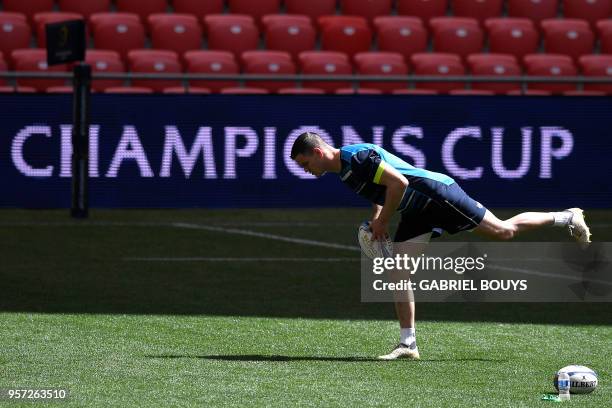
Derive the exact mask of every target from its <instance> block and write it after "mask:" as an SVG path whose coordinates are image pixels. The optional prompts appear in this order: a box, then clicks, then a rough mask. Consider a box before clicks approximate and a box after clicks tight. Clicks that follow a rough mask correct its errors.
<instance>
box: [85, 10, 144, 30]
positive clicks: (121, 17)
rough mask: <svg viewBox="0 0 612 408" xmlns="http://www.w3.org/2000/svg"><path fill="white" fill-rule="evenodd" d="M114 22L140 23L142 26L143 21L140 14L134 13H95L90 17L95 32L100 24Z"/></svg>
mask: <svg viewBox="0 0 612 408" xmlns="http://www.w3.org/2000/svg"><path fill="white" fill-rule="evenodd" d="M106 22H114V23H125V22H130V23H138V24H141V23H142V20H141V19H140V16H139V15H138V14H134V13H106V12H105V13H94V14H92V15H91V16H90V17H89V23H90V24H91V25H92V27H93V29H94V31H95V29H96V26H97V25H98V24H100V23H106Z"/></svg>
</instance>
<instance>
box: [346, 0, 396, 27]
mask: <svg viewBox="0 0 612 408" xmlns="http://www.w3.org/2000/svg"><path fill="white" fill-rule="evenodd" d="M391 3H392V1H391V0H342V1H341V2H340V5H341V9H342V14H345V15H348V16H361V17H365V18H366V19H367V20H368V21H369V22H370V23H372V21H373V20H374V18H375V17H378V16H385V15H389V14H391Z"/></svg>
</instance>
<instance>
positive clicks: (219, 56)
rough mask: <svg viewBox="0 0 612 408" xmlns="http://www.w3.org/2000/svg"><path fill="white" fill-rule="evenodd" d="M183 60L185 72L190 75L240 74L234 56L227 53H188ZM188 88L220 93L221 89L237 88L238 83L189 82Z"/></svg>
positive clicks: (200, 51)
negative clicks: (185, 63) (192, 87)
mask: <svg viewBox="0 0 612 408" xmlns="http://www.w3.org/2000/svg"><path fill="white" fill-rule="evenodd" d="M184 58H185V60H186V61H187V72H188V73H190V74H238V73H239V72H240V69H239V67H238V63H237V62H236V59H235V58H234V54H232V53H231V52H229V51H210V50H198V51H188V52H186V53H185V55H184ZM189 86H194V87H200V88H208V89H210V90H211V91H212V92H220V91H221V89H222V88H233V87H237V86H238V82H237V81H214V80H209V81H205V80H191V81H189Z"/></svg>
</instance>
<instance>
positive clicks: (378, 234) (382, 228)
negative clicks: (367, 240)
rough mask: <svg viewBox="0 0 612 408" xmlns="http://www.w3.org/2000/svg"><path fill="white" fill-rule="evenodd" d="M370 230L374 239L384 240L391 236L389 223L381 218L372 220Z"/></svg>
mask: <svg viewBox="0 0 612 408" xmlns="http://www.w3.org/2000/svg"><path fill="white" fill-rule="evenodd" d="M370 230H372V239H373V240H374V241H382V240H383V239H385V238H386V237H388V236H389V224H388V223H387V222H385V221H383V220H381V219H380V218H374V219H373V220H372V221H371V222H370Z"/></svg>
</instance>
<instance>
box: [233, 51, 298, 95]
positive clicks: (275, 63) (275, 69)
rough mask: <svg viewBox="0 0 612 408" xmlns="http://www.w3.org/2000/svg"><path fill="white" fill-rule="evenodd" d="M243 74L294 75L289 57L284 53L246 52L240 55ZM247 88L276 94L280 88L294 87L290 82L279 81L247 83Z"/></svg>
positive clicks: (293, 66)
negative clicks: (261, 89)
mask: <svg viewBox="0 0 612 408" xmlns="http://www.w3.org/2000/svg"><path fill="white" fill-rule="evenodd" d="M242 60H243V61H244V73H245V74H261V75H293V74H295V73H296V69H295V65H294V64H293V61H292V60H291V55H290V54H289V53H287V52H284V51H264V50H256V51H246V52H244V53H243V54H242ZM245 85H246V86H247V87H253V88H264V89H267V90H268V91H270V92H276V91H278V90H279V89H281V88H290V87H292V86H295V83H292V82H281V81H247V82H246V84H245Z"/></svg>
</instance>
